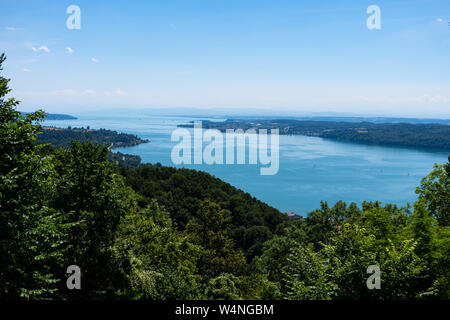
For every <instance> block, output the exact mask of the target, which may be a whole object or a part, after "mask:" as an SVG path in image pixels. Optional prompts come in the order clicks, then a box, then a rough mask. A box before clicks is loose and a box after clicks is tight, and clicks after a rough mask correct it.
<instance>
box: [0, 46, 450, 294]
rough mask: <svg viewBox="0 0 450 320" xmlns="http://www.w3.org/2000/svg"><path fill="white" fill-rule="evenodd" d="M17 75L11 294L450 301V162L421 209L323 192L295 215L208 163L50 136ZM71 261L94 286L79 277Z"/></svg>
mask: <svg viewBox="0 0 450 320" xmlns="http://www.w3.org/2000/svg"><path fill="white" fill-rule="evenodd" d="M4 60H5V57H4V55H1V56H0V71H1V70H2V69H1V65H2V63H3V61H4ZM8 83H9V80H8V79H6V78H4V77H3V76H1V75H0V299H1V300H5V299H8V300H19V299H27V300H41V299H57V300H70V299H84V300H86V299H117V300H120V299H127V300H128V299H145V300H147V299H151V300H154V299H324V300H328V299H383V300H385V299H450V203H449V199H450V179H449V175H450V162H449V163H445V164H442V165H436V166H435V168H433V169H432V168H430V170H431V169H432V171H431V173H430V174H429V175H428V176H426V177H424V179H423V180H422V182H421V184H420V185H419V186H418V188H417V190H416V192H417V194H418V200H417V202H416V203H414V204H413V205H412V206H407V207H404V208H398V207H397V206H395V205H390V204H384V205H383V204H381V203H378V202H364V203H363V205H362V207H358V206H357V205H356V204H353V203H352V204H349V205H347V204H346V203H345V202H338V203H336V204H335V205H334V206H329V205H328V204H327V203H326V202H323V203H322V205H321V208H320V209H317V210H315V211H313V212H310V213H309V214H308V215H307V216H306V217H305V218H300V219H297V220H293V219H289V218H288V217H287V215H285V214H283V213H280V212H279V211H278V210H276V209H274V208H271V207H270V206H268V205H266V204H264V203H262V202H260V201H258V200H257V199H255V198H253V197H251V196H250V195H249V194H247V193H245V192H243V191H241V190H238V189H236V188H234V187H233V186H231V185H229V184H227V183H225V182H223V181H221V180H219V179H217V178H214V177H212V176H211V175H209V174H207V173H203V172H198V171H194V170H186V169H175V168H168V167H163V166H161V165H159V164H154V165H151V164H146V165H141V166H139V167H138V168H134V169H132V168H118V167H117V166H114V164H113V163H111V162H110V161H108V159H107V155H108V148H107V147H106V146H102V145H98V144H93V143H91V142H90V141H85V142H79V141H74V142H72V143H71V144H70V146H67V147H65V148H52V147H49V146H48V145H46V144H42V143H36V141H37V139H38V134H39V131H40V130H41V128H40V126H39V125H37V124H36V122H39V121H41V120H42V118H43V117H44V116H45V113H44V112H43V111H37V112H34V113H31V114H27V115H25V116H24V115H21V113H20V112H18V111H16V107H17V105H18V101H16V100H15V99H14V98H6V95H7V94H8V93H9V92H10V89H9V87H8ZM449 160H450V159H449ZM324 197H326V195H324ZM71 265H77V266H79V267H80V269H81V281H82V285H81V289H80V290H76V289H74V290H69V289H68V288H67V286H66V280H67V278H68V277H69V274H68V273H67V267H68V266H71ZM370 265H377V266H379V268H380V270H381V289H379V290H376V289H375V290H369V289H368V287H367V285H366V281H367V278H368V276H369V275H368V274H367V268H368V266H370Z"/></svg>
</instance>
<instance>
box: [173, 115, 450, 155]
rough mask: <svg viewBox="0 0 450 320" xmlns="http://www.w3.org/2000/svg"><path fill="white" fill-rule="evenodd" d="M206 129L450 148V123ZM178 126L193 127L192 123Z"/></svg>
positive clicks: (217, 125) (221, 125) (250, 123)
mask: <svg viewBox="0 0 450 320" xmlns="http://www.w3.org/2000/svg"><path fill="white" fill-rule="evenodd" d="M202 126H203V128H204V129H218V130H220V131H225V130H227V129H243V130H244V131H245V130H248V129H279V133H280V134H283V135H305V136H314V137H321V138H326V139H332V140H337V141H343V142H355V143H364V144H375V145H385V146H400V147H418V148H427V149H439V150H450V126H449V125H446V124H436V123H434V124H419V123H415V124H412V123H374V122H350V121H339V122H337V121H315V120H306V121H305V120H290V119H289V120H286V119H284V120H283V119H272V120H260V121H258V120H239V119H228V120H226V121H223V122H212V121H203V124H202ZM179 127H188V128H189V127H193V124H192V123H189V124H183V125H179Z"/></svg>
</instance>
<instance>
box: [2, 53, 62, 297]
mask: <svg viewBox="0 0 450 320" xmlns="http://www.w3.org/2000/svg"><path fill="white" fill-rule="evenodd" d="M5 59H6V57H5V55H4V54H2V55H0V71H2V70H3V69H2V65H3V62H4V61H5ZM8 83H9V79H6V78H4V77H3V76H1V75H0V299H4V298H9V299H19V298H25V299H46V298H50V297H53V296H55V295H56V293H57V290H58V286H59V280H60V274H58V270H60V268H61V267H62V265H63V256H64V246H63V245H64V243H65V241H66V234H67V227H68V226H66V225H64V224H63V223H62V219H61V215H60V214H59V213H58V212H57V211H55V210H53V209H51V208H50V207H49V200H50V199H51V198H52V197H54V196H55V193H56V188H55V187H56V186H55V180H54V168H53V165H52V161H51V159H50V157H41V156H39V149H40V147H39V146H36V145H35V144H34V141H35V140H36V139H37V135H38V131H39V125H35V124H34V122H35V121H39V120H41V119H42V118H43V117H44V115H45V114H44V112H42V111H38V112H35V113H31V114H28V115H26V116H21V113H20V112H18V111H17V110H16V109H15V107H16V106H17V105H18V103H19V102H18V101H16V100H15V99H14V98H6V95H7V94H8V93H9V92H10V91H11V90H10V89H9V87H8Z"/></svg>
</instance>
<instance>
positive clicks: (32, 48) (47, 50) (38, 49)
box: [31, 46, 50, 53]
mask: <svg viewBox="0 0 450 320" xmlns="http://www.w3.org/2000/svg"><path fill="white" fill-rule="evenodd" d="M31 50H33V51H34V52H38V51H45V52H47V53H48V52H50V49H49V48H48V47H47V46H40V47H39V48H35V47H31Z"/></svg>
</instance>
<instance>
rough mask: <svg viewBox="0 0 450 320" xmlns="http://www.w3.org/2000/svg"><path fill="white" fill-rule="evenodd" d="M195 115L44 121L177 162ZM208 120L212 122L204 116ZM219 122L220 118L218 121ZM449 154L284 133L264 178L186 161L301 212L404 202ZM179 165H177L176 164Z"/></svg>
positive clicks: (149, 157) (251, 171)
mask: <svg viewBox="0 0 450 320" xmlns="http://www.w3.org/2000/svg"><path fill="white" fill-rule="evenodd" d="M195 119H196V118H188V117H161V116H154V117H152V116H141V117H134V116H122V117H109V116H108V115H105V116H102V117H101V118H100V117H80V118H79V119H77V120H69V121H46V122H45V125H52V126H57V127H67V126H69V125H70V126H72V127H81V126H84V127H86V126H90V127H91V128H93V129H100V128H106V129H112V130H117V131H120V132H125V133H133V134H136V135H138V136H140V137H142V138H148V139H150V140H151V142H150V143H147V144H141V145H138V146H135V147H130V148H121V149H118V151H120V152H122V153H129V154H136V155H140V156H141V157H142V160H143V162H151V163H156V162H160V163H162V164H163V165H167V166H175V165H174V164H173V163H172V161H171V151H172V148H173V147H174V146H175V145H176V144H177V142H172V141H171V133H172V131H173V130H174V129H176V125H177V124H181V123H187V122H189V121H191V120H195ZM202 119H205V120H212V119H207V118H202ZM215 120H217V119H215ZM447 156H448V153H445V152H425V151H423V150H414V149H407V148H393V147H380V146H367V145H361V144H351V143H340V142H334V141H330V140H324V139H322V138H316V137H305V136H280V166H279V171H278V174H276V175H272V176H261V175H260V170H259V167H258V166H256V165H249V164H246V165H206V164H201V165H194V164H192V165H183V167H186V168H192V169H197V170H202V171H206V172H209V173H211V174H213V175H214V176H216V177H218V178H220V179H222V180H224V181H226V182H228V183H230V184H232V185H233V186H235V187H238V188H240V189H242V190H244V191H246V192H248V193H250V194H251V195H252V196H254V197H256V198H258V199H260V200H262V201H264V202H266V203H268V204H269V205H271V206H274V207H276V208H278V209H279V210H281V211H284V212H290V211H293V212H295V213H297V214H300V215H305V214H306V213H307V212H309V211H312V210H314V209H316V208H319V207H320V201H321V200H326V201H328V203H329V204H330V205H333V204H334V203H335V202H336V201H338V200H343V201H345V202H347V203H350V202H356V203H358V204H361V202H362V201H364V200H367V201H375V200H379V201H382V202H383V203H395V204H398V205H406V204H407V203H408V202H410V203H411V202H413V201H415V199H416V195H415V193H414V190H415V188H416V187H417V186H418V185H419V183H420V180H421V178H422V177H424V176H425V175H427V174H428V173H429V172H430V171H431V170H432V168H433V164H434V163H439V164H442V163H445V162H446V161H447ZM178 167H179V166H178Z"/></svg>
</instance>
